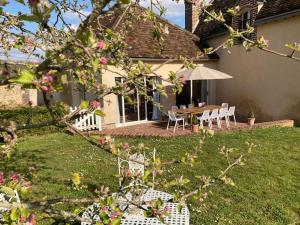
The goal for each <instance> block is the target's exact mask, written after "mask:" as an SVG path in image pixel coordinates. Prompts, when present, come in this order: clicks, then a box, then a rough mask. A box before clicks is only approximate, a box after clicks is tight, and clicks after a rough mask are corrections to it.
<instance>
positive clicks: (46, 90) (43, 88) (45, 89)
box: [42, 86, 50, 92]
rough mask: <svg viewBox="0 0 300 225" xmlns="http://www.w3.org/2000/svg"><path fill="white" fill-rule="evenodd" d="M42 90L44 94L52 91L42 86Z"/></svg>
mask: <svg viewBox="0 0 300 225" xmlns="http://www.w3.org/2000/svg"><path fill="white" fill-rule="evenodd" d="M42 90H43V91H44V92H48V91H50V88H49V87H48V86H42Z"/></svg>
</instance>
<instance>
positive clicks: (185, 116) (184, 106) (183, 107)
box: [177, 105, 189, 126]
mask: <svg viewBox="0 0 300 225" xmlns="http://www.w3.org/2000/svg"><path fill="white" fill-rule="evenodd" d="M179 108H180V109H186V105H180V106H179ZM177 115H178V116H182V117H184V120H185V126H188V125H189V123H188V121H189V116H188V115H187V114H177Z"/></svg>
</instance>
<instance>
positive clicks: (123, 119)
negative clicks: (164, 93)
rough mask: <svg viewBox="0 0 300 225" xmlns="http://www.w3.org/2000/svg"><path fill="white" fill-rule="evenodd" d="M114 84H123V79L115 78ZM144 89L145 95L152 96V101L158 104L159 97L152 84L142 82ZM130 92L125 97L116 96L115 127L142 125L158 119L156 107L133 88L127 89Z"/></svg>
mask: <svg viewBox="0 0 300 225" xmlns="http://www.w3.org/2000/svg"><path fill="white" fill-rule="evenodd" d="M116 82H120V83H123V78H116ZM144 87H145V90H147V95H148V96H152V98H153V99H154V101H157V102H159V95H158V93H156V92H155V88H154V85H153V82H149V80H146V79H145V80H144ZM128 88H129V89H130V90H131V91H130V93H129V94H127V95H126V96H124V95H118V96H117V121H116V126H117V127H119V126H124V125H130V124H138V123H143V122H146V121H149V120H157V119H159V113H158V110H157V107H156V106H154V105H153V103H152V102H150V101H147V100H146V99H145V96H144V95H141V94H139V91H138V90H137V89H135V88H134V87H133V86H132V87H130V86H129V87H128Z"/></svg>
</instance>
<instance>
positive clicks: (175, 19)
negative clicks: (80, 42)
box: [0, 0, 184, 60]
mask: <svg viewBox="0 0 300 225" xmlns="http://www.w3.org/2000/svg"><path fill="white" fill-rule="evenodd" d="M83 1H84V0H83ZM149 2H150V0H141V5H142V6H144V7H148V6H149ZM161 2H162V4H163V5H164V6H165V7H166V8H167V9H168V10H167V13H166V15H165V16H164V17H165V18H166V19H167V20H169V21H170V22H171V23H174V24H176V25H179V26H181V27H184V3H183V0H179V2H178V3H176V2H174V1H172V0H161ZM4 9H5V10H6V11H7V12H9V13H11V14H17V13H18V12H22V13H26V14H30V11H29V9H28V7H24V6H23V5H22V4H20V3H18V2H16V1H9V4H8V5H6V6H5V7H4ZM88 11H89V10H88V9H87V10H86V11H83V12H84V13H88ZM65 18H66V20H67V22H68V23H70V24H71V25H73V26H74V27H76V26H78V24H79V22H80V20H79V19H78V17H77V15H75V14H73V13H66V14H65ZM27 28H28V29H35V27H34V23H30V25H28V27H27ZM11 55H12V56H13V58H14V59H16V60H23V59H24V55H23V54H20V53H18V52H17V51H15V50H13V51H12V54H11ZM3 58H5V57H3V56H2V54H1V50H0V59H3Z"/></svg>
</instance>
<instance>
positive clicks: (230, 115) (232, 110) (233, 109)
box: [227, 106, 236, 126]
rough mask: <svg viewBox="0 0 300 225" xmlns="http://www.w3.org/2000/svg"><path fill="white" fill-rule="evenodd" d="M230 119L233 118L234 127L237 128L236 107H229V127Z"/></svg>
mask: <svg viewBox="0 0 300 225" xmlns="http://www.w3.org/2000/svg"><path fill="white" fill-rule="evenodd" d="M230 117H233V120H234V125H235V126H236V119H235V106H231V107H229V109H228V112H227V118H228V126H229V125H230Z"/></svg>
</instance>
